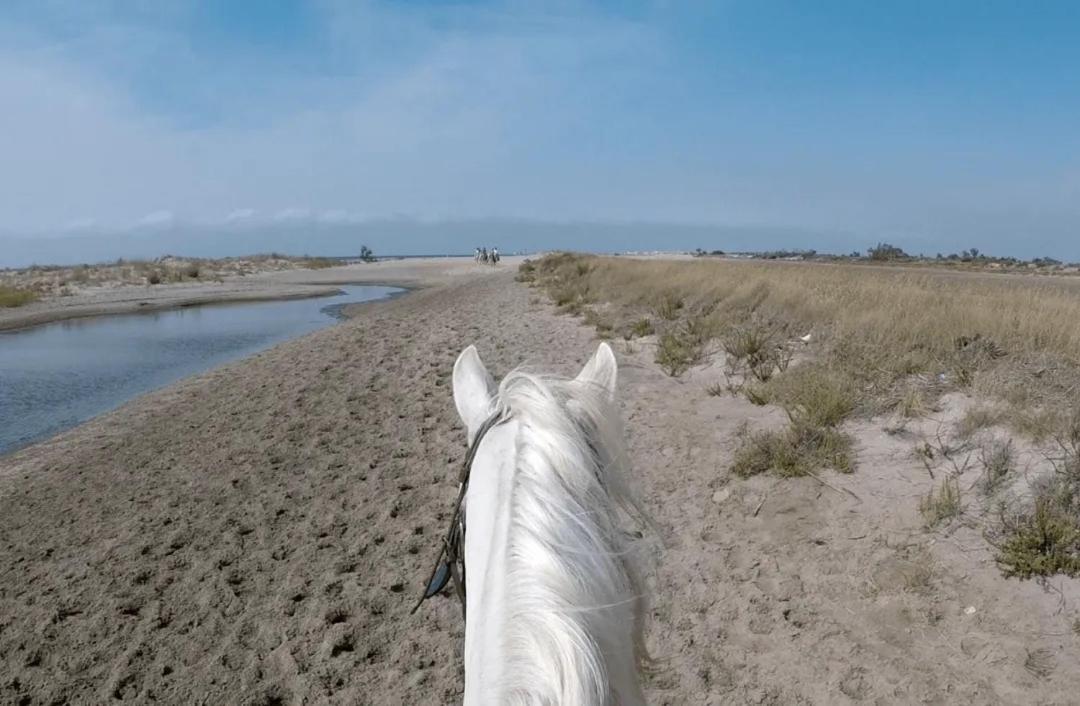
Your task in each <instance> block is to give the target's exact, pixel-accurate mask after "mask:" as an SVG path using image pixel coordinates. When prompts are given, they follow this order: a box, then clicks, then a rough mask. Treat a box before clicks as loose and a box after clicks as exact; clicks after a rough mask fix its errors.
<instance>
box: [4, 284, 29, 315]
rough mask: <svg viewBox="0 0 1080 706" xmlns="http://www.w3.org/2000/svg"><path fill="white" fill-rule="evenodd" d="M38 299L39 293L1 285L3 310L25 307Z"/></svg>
mask: <svg viewBox="0 0 1080 706" xmlns="http://www.w3.org/2000/svg"><path fill="white" fill-rule="evenodd" d="M37 298H38V295H37V293H36V292H32V291H30V290H29V289H20V288H18V287H7V286H4V285H0V308H2V309H13V308H15V307H17V306H24V305H26V304H29V303H30V302H32V301H35V300H36V299H37Z"/></svg>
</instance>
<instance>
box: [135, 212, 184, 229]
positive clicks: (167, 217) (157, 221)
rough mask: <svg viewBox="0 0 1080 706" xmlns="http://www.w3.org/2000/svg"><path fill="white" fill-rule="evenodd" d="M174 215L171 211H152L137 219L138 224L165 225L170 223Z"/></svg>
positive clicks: (173, 219)
mask: <svg viewBox="0 0 1080 706" xmlns="http://www.w3.org/2000/svg"><path fill="white" fill-rule="evenodd" d="M175 220H176V216H174V215H173V212H172V211H153V212H152V213H148V214H146V215H145V216H143V217H142V218H140V219H139V225H140V226H167V225H172V224H173V222H174V221H175Z"/></svg>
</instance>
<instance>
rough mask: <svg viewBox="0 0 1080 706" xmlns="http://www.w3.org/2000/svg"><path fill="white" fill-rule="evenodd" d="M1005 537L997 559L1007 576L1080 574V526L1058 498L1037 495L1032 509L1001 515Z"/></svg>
mask: <svg viewBox="0 0 1080 706" xmlns="http://www.w3.org/2000/svg"><path fill="white" fill-rule="evenodd" d="M1002 522H1003V524H1004V529H1005V539H1004V541H1003V542H1002V543H1001V544H1000V546H999V547H998V554H997V563H998V566H999V567H1001V570H1002V572H1003V573H1004V574H1005V576H1006V577H1013V576H1015V577H1017V578H1021V579H1029V578H1032V577H1035V576H1053V575H1054V574H1065V575H1067V576H1077V575H1080V528H1078V527H1077V524H1076V517H1075V516H1074V515H1073V513H1071V512H1069V510H1068V509H1067V508H1065V507H1063V506H1062V505H1061V503H1060V502H1058V501H1057V499H1055V498H1053V497H1051V496H1049V495H1043V496H1040V497H1037V498H1036V499H1035V506H1034V508H1033V509H1032V510H1031V512H1029V513H1024V514H1020V515H1016V516H1014V517H1011V518H1002Z"/></svg>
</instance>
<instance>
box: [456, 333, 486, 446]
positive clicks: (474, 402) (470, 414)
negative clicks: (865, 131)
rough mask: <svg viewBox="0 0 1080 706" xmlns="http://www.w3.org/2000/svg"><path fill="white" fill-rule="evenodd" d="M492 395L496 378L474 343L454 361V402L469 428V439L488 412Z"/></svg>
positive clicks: (462, 419)
mask: <svg viewBox="0 0 1080 706" xmlns="http://www.w3.org/2000/svg"><path fill="white" fill-rule="evenodd" d="M494 399H495V381H494V380H492V379H491V374H490V373H488V371H487V368H485V367H484V363H483V361H481V360H480V354H479V353H477V352H476V346H469V347H468V348H466V349H465V350H463V351H462V352H461V355H459V356H458V359H457V362H456V363H454V405H456V406H457V411H458V415H459V416H460V417H461V421H463V422H464V423H465V426H466V427H467V428H468V430H469V438H470V439H471V438H472V435H473V432H475V431H476V430H477V429H478V428H479V427H480V425H481V424H483V423H484V420H486V419H487V418H488V415H490V414H491V402H492V400H494Z"/></svg>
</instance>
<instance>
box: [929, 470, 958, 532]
mask: <svg viewBox="0 0 1080 706" xmlns="http://www.w3.org/2000/svg"><path fill="white" fill-rule="evenodd" d="M961 510H962V508H961V506H960V482H959V481H958V480H957V479H956V478H955V477H954V476H947V477H946V478H945V479H943V480H942V481H941V485H940V486H938V487H937V488H936V489H934V488H931V489H930V492H929V493H927V494H926V496H925V497H924V498H923V499H922V500H920V501H919V512H920V513H922V516H923V520H924V521H925V522H926V526H927V527H936V526H937V525H939V524H941V523H942V522H946V521H948V520H951V519H953V518H954V517H959V516H960V512H961Z"/></svg>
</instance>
